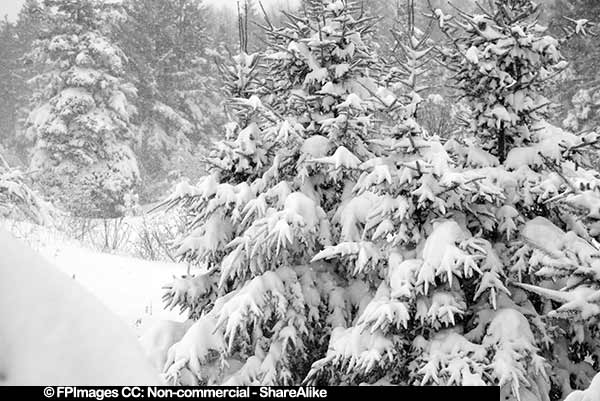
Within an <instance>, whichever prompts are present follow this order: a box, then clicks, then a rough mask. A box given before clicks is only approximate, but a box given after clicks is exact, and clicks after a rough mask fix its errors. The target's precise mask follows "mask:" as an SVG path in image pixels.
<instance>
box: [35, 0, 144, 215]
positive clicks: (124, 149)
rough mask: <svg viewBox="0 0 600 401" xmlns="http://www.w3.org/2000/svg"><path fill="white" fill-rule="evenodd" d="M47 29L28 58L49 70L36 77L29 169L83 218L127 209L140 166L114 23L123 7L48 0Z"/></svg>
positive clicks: (88, 0) (129, 87)
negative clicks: (134, 149)
mask: <svg viewBox="0 0 600 401" xmlns="http://www.w3.org/2000/svg"><path fill="white" fill-rule="evenodd" d="M43 6H44V10H45V13H46V14H45V16H46V18H47V21H46V23H47V25H46V26H47V29H45V30H44V31H43V32H42V35H41V37H40V39H39V40H37V41H35V43H34V46H33V50H32V52H31V55H30V57H31V58H32V59H34V60H35V62H36V64H37V65H38V66H40V67H42V68H43V72H42V73H40V74H39V75H38V76H36V77H35V78H33V79H32V80H31V81H32V84H33V85H34V92H35V93H34V96H33V103H34V108H33V111H32V112H31V114H30V116H29V127H30V128H29V129H30V132H31V134H32V136H34V137H35V146H34V150H33V156H32V160H31V167H30V168H31V170H32V171H33V172H35V173H36V175H37V178H38V180H37V181H38V183H39V185H40V186H41V187H42V188H43V189H44V190H45V191H47V195H48V196H50V197H52V198H53V199H55V200H57V201H58V202H59V204H61V205H62V207H63V208H65V209H67V210H68V211H70V212H72V213H74V214H76V215H79V216H84V217H115V216H118V215H120V214H122V212H123V205H124V203H125V199H126V197H127V195H128V194H129V193H130V192H131V191H132V190H133V189H134V187H135V185H136V183H137V181H138V178H139V172H138V168H137V163H136V159H135V155H134V154H133V151H132V148H131V146H132V141H133V140H134V137H133V133H132V130H131V123H130V117H131V115H132V114H133V113H134V112H135V108H134V107H133V106H132V105H131V104H130V99H132V98H133V97H134V96H135V88H134V87H133V86H132V85H131V84H129V83H127V82H125V81H124V79H123V74H124V72H125V63H126V62H127V59H126V57H125V55H124V54H123V52H122V51H121V50H120V49H119V48H118V47H117V46H115V45H114V44H113V42H112V40H111V37H110V29H111V28H112V27H113V26H114V24H115V19H118V18H121V16H122V13H121V12H120V11H119V10H118V6H117V5H115V4H103V3H98V2H95V1H91V0H84V1H74V0H46V1H44V3H43Z"/></svg>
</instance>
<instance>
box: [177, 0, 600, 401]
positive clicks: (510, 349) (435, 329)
mask: <svg viewBox="0 0 600 401" xmlns="http://www.w3.org/2000/svg"><path fill="white" fill-rule="evenodd" d="M305 4H306V7H305V12H304V14H301V15H291V16H290V17H289V22H288V23H287V24H286V25H285V26H284V27H283V28H277V27H274V26H272V25H271V23H270V22H269V21H267V22H266V26H265V29H266V33H267V37H268V40H269V43H270V47H269V50H268V51H267V52H265V54H264V55H263V57H262V59H263V60H264V61H263V62H261V63H259V64H257V65H256V67H253V65H254V64H253V62H252V61H251V59H252V58H251V57H250V56H248V55H242V56H240V58H239V59H238V60H239V64H241V66H242V67H243V68H238V69H237V70H236V71H239V72H240V74H238V75H235V76H236V77H237V78H236V79H235V80H233V81H232V82H236V83H237V84H238V85H239V84H243V83H244V82H250V81H249V80H247V79H242V78H241V77H242V76H247V75H249V74H250V75H251V74H253V73H254V72H256V71H259V72H260V73H259V74H258V76H257V77H256V79H253V80H252V82H256V85H252V90H250V91H246V92H244V93H243V94H242V92H238V94H234V92H233V91H230V94H231V95H232V99H231V100H230V104H231V105H235V106H236V108H235V109H233V112H232V113H231V117H232V122H231V123H230V124H228V127H229V129H230V131H229V138H228V140H227V141H226V142H224V143H223V144H221V145H219V147H218V148H217V149H218V151H217V152H216V153H214V157H215V159H214V160H212V167H213V169H212V173H211V174H210V175H207V176H205V177H203V178H202V179H201V180H200V181H199V182H198V184H197V185H189V184H186V183H182V184H180V185H179V186H178V187H177V189H176V191H175V192H174V193H173V194H172V195H171V196H170V197H169V198H168V199H167V200H166V201H165V204H167V205H171V206H173V205H179V206H181V207H183V208H184V210H185V213H186V218H187V219H188V221H189V225H188V233H187V235H186V236H185V237H184V238H182V240H181V241H180V242H179V247H178V251H177V253H178V254H179V255H180V257H181V258H182V260H185V261H188V262H190V263H192V264H194V265H197V266H198V268H199V269H198V271H197V273H196V274H195V275H193V276H186V277H182V278H178V279H176V280H175V281H174V282H173V283H171V284H170V285H169V286H168V289H167V293H166V295H165V299H166V300H167V303H168V305H170V306H171V307H180V308H181V309H182V310H183V311H187V312H188V313H189V315H190V317H191V318H193V319H194V320H195V323H194V324H193V325H192V326H191V327H190V328H189V330H187V332H186V333H185V335H183V337H182V339H181V340H180V341H178V342H176V343H175V344H174V345H173V346H171V347H170V349H169V351H168V356H167V358H166V362H165V374H166V376H167V378H168V379H169V381H170V382H172V383H178V384H206V383H227V384H240V385H242V384H258V383H260V384H297V383H306V384H315V383H316V384H360V383H379V384H383V383H387V384H417V385H430V384H439V385H476V384H494V385H500V386H501V388H502V393H503V396H504V397H505V398H504V399H517V400H520V401H549V400H550V399H561V398H564V397H565V396H566V395H567V394H569V393H570V392H571V391H572V390H573V389H578V388H584V387H586V386H587V385H588V384H589V383H590V380H591V379H592V377H593V375H594V372H595V371H596V370H598V368H599V366H598V334H599V333H598V330H597V323H598V321H597V315H598V314H599V313H600V309H599V308H600V306H599V305H598V302H599V300H600V295H599V294H600V292H598V291H599V290H598V289H599V288H600V276H598V265H597V261H598V257H599V256H600V252H599V251H598V249H599V248H600V244H599V243H598V242H597V240H596V236H597V235H598V234H600V231H599V228H600V225H599V224H600V223H599V221H598V220H600V206H599V205H600V198H599V197H598V193H597V192H598V189H599V184H600V181H599V175H598V173H597V172H596V171H594V170H591V169H589V168H588V160H587V154H586V152H585V150H586V148H587V147H588V146H589V145H590V144H593V143H595V142H596V140H597V136H596V135H595V134H589V135H586V136H577V135H574V134H571V133H569V132H566V131H563V130H561V129H559V128H557V127H553V126H551V125H550V124H548V123H547V122H546V121H545V120H544V118H543V117H544V105H545V103H546V102H545V99H544V97H543V94H542V90H543V88H544V82H543V80H544V78H547V77H548V76H550V75H551V74H552V72H553V71H558V70H560V69H561V68H562V67H563V66H564V63H563V60H562V57H561V55H560V53H559V51H558V42H557V41H556V40H554V39H553V38H552V37H550V36H547V35H546V34H545V33H544V31H543V29H542V28H541V27H539V26H538V25H537V24H536V22H535V11H536V8H535V6H534V5H533V3H531V2H529V1H525V0H519V1H517V0H506V1H494V2H491V3H490V7H491V9H489V10H485V9H479V11H480V12H482V13H483V14H481V15H471V14H467V13H459V14H457V15H455V16H450V15H446V14H444V13H443V12H442V11H441V10H431V16H432V18H435V20H436V21H437V23H438V25H439V27H440V29H442V31H443V32H445V33H447V34H448V36H449V37H450V38H452V41H451V43H452V47H441V46H440V47H439V49H438V50H439V51H441V54H443V56H444V57H445V59H446V60H447V62H448V63H449V67H450V68H452V69H453V70H455V72H456V74H457V75H456V79H457V86H458V87H459V89H460V90H461V91H462V94H463V95H464V96H465V98H466V99H467V101H468V104H469V106H470V108H471V110H472V112H473V117H472V119H473V124H472V125H471V127H470V130H468V131H467V132H465V133H463V135H461V136H458V137H456V138H453V139H449V140H447V141H442V140H441V139H440V138H438V137H437V136H433V135H430V134H429V133H428V132H427V131H426V130H424V129H423V128H422V127H421V126H420V125H419V124H418V123H417V121H416V114H417V112H418V108H419V104H420V103H421V102H422V100H423V99H422V96H421V94H420V92H421V90H422V89H421V88H422V85H420V84H419V82H416V81H418V79H419V76H420V73H419V68H418V67H419V65H420V63H418V62H417V63H415V62H413V63H409V62H404V64H403V65H402V66H400V67H399V68H398V69H397V73H395V74H389V73H388V72H389V71H384V70H382V68H381V65H380V63H379V60H378V58H377V57H376V55H375V54H374V53H373V52H372V51H371V49H370V48H369V46H368V45H367V43H368V41H367V40H366V37H368V35H369V32H370V31H371V25H372V23H373V20H372V18H370V17H369V16H368V15H365V14H363V13H362V12H361V7H360V4H359V3H356V2H352V1H343V0H336V1H327V0H307V1H306V2H305ZM408 37H409V40H408V41H407V42H406V43H404V45H405V49H406V50H407V52H408V54H409V55H410V57H409V59H412V60H419V59H420V58H421V57H422V56H423V55H424V54H426V53H427V52H430V51H431V50H430V49H428V47H430V44H429V43H427V41H426V40H424V36H423V34H422V33H421V32H418V31H412V32H411V33H410V34H409V36H408ZM244 66H245V67H244ZM242 72H243V74H242ZM395 80H400V81H405V82H406V81H407V80H408V81H409V82H412V84H411V85H408V86H407V87H408V90H407V92H406V93H405V94H404V95H403V96H402V97H401V98H399V97H396V96H394V95H393V94H392V91H391V90H389V89H388V88H386V87H383V86H382V84H381V83H382V82H386V83H389V84H390V85H391V86H393V85H394V82H393V81H395ZM234 86H235V85H234ZM381 116H385V117H386V118H381ZM382 121H393V122H394V123H393V124H392V125H388V124H383V123H382Z"/></svg>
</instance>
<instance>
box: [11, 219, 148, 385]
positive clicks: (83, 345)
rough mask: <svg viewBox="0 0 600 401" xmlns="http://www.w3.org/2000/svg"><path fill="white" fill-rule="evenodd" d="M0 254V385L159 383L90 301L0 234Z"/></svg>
mask: <svg viewBox="0 0 600 401" xmlns="http://www.w3.org/2000/svg"><path fill="white" fill-rule="evenodd" d="M0 252H1V253H2V257H1V258H0V321H1V322H2V325H1V326H0V339H2V342H0V355H2V365H1V366H0V368H1V369H2V372H0V377H2V379H0V380H3V381H4V382H3V383H2V384H11V385H16V384H29V385H33V384H38V385H43V384H53V385H59V384H63V385H66V384H68V385H108V384H111V385H124V384H147V385H150V384H159V383H160V381H159V378H158V374H157V372H156V371H155V370H154V369H153V368H152V366H151V364H150V362H149V361H148V360H147V359H146V357H145V356H144V354H143V352H142V349H141V347H140V345H139V344H138V342H137V341H136V338H135V335H134V334H133V332H132V331H131V330H130V329H128V328H127V326H126V325H125V324H124V323H123V322H122V321H121V320H120V319H118V318H117V317H116V316H114V315H113V314H112V313H111V312H109V311H108V309H107V308H106V307H105V306H103V305H102V304H101V303H100V301H98V300H97V299H96V298H95V297H94V296H92V295H91V294H89V293H88V292H87V291H86V290H85V289H83V288H82V287H81V286H80V285H79V284H77V283H76V282H75V281H74V280H72V279H70V278H69V277H68V276H66V275H64V274H63V273H61V272H59V271H58V270H57V269H56V268H54V267H53V266H51V265H50V264H49V263H48V262H46V261H45V260H44V259H43V258H42V257H40V256H39V255H37V254H36V253H35V252H34V251H32V250H31V249H29V248H28V247H26V246H25V245H24V244H22V243H20V242H19V241H17V240H15V239H14V238H13V237H12V236H10V235H9V234H8V233H6V232H5V231H3V230H0ZM82 262H83V261H82ZM84 263H85V262H84Z"/></svg>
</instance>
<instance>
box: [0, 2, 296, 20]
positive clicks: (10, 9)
mask: <svg viewBox="0 0 600 401" xmlns="http://www.w3.org/2000/svg"><path fill="white" fill-rule="evenodd" d="M204 1H205V3H208V4H215V5H225V4H227V5H231V6H235V4H236V2H237V0H204ZM287 1H288V0H263V4H265V5H266V4H274V3H279V2H281V3H284V4H285V3H286V2H287ZM24 2H25V0H0V18H1V19H4V16H5V15H7V16H8V19H9V20H11V21H14V19H15V17H16V16H17V13H18V12H19V10H20V9H21V6H22V5H23V3H24Z"/></svg>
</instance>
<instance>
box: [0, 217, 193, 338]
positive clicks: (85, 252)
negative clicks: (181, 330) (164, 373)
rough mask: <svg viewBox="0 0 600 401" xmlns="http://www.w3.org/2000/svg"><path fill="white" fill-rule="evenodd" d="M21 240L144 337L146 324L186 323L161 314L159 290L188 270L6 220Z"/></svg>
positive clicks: (168, 313) (178, 317)
mask: <svg viewBox="0 0 600 401" xmlns="http://www.w3.org/2000/svg"><path fill="white" fill-rule="evenodd" d="M3 226H4V227H7V228H9V229H10V231H12V232H13V233H16V235H17V237H25V238H26V240H25V238H23V241H24V242H26V243H27V244H29V245H30V246H32V247H33V248H34V249H35V250H36V251H38V252H39V253H40V254H41V255H42V256H44V257H45V258H46V259H47V260H48V261H50V262H51V263H52V264H53V265H54V266H56V267H57V268H58V269H60V270H61V271H62V272H64V273H66V274H67V275H68V276H69V277H71V278H73V279H74V280H75V281H77V282H78V283H80V284H81V285H82V286H83V287H85V288H86V289H87V290H88V291H90V292H91V293H92V294H94V295H95V296H96V297H97V298H98V299H99V300H100V301H101V302H102V303H103V304H104V305H106V306H107V307H108V308H109V309H110V310H111V311H112V312H114V313H115V314H116V315H117V316H119V317H120V318H121V319H122V320H124V321H125V322H126V323H127V324H128V325H130V326H132V327H134V328H136V332H138V333H140V330H137V329H140V328H141V327H143V326H145V324H146V323H147V322H148V321H152V320H155V319H168V320H175V321H182V320H185V317H183V316H181V315H179V313H177V311H176V310H174V311H168V310H164V309H163V303H162V300H161V296H162V294H161V288H162V287H163V286H164V285H165V284H166V283H167V282H169V281H170V280H171V279H172V278H173V276H174V275H175V276H180V275H182V274H185V266H183V265H178V264H175V263H159V262H149V261H144V260H140V259H135V258H131V257H124V256H117V255H111V254H105V253H100V252H95V251H92V250H90V249H86V248H84V247H83V246H81V245H80V244H78V243H77V242H76V241H73V240H70V239H68V238H66V237H64V236H61V234H60V233H59V232H57V231H55V230H52V229H48V228H44V227H41V226H37V225H34V224H28V223H22V222H19V223H16V222H12V221H7V220H4V221H2V222H0V227H3Z"/></svg>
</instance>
